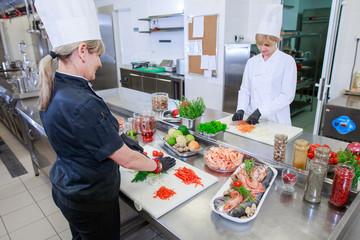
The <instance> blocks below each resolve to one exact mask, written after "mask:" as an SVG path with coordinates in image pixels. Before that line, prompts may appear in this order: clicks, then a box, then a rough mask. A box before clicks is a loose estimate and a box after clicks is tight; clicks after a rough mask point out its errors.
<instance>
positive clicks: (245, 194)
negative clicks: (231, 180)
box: [233, 186, 255, 202]
mask: <svg viewBox="0 0 360 240" xmlns="http://www.w3.org/2000/svg"><path fill="white" fill-rule="evenodd" d="M233 188H234V189H235V190H236V191H238V192H239V193H240V194H241V195H242V196H243V197H244V199H247V200H248V201H249V202H255V198H253V196H252V195H251V193H250V192H251V190H247V189H246V188H245V187H244V186H241V187H235V186H233Z"/></svg>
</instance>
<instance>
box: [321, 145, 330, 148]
mask: <svg viewBox="0 0 360 240" xmlns="http://www.w3.org/2000/svg"><path fill="white" fill-rule="evenodd" d="M322 147H326V148H329V149H331V148H330V147H329V145H327V144H324V145H322Z"/></svg>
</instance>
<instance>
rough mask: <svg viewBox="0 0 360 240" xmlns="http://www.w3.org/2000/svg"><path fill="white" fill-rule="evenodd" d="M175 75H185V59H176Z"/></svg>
mask: <svg viewBox="0 0 360 240" xmlns="http://www.w3.org/2000/svg"><path fill="white" fill-rule="evenodd" d="M176 73H177V74H179V75H185V59H183V58H179V59H176Z"/></svg>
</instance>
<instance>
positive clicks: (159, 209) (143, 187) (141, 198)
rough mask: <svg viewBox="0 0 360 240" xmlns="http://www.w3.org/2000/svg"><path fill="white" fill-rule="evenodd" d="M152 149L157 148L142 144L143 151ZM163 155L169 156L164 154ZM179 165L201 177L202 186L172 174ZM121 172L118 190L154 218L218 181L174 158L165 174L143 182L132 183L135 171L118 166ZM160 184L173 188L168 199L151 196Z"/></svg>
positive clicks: (149, 151) (148, 151)
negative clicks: (172, 192) (188, 183)
mask: <svg viewBox="0 0 360 240" xmlns="http://www.w3.org/2000/svg"><path fill="white" fill-rule="evenodd" d="M153 150H157V151H158V149H155V148H152V147H150V146H148V145H145V146H144V151H145V152H147V153H148V155H150V154H151V153H152V151H153ZM165 156H169V155H167V154H165ZM180 167H186V168H189V169H192V170H193V171H194V172H195V173H196V175H197V176H198V177H199V178H201V182H202V184H204V187H202V186H200V185H198V186H197V187H195V185H194V184H190V185H186V184H184V183H183V182H182V181H181V180H180V179H179V178H177V177H176V176H174V173H175V169H178V168H180ZM120 172H121V185H120V190H121V192H123V193H124V194H125V195H126V196H128V197H129V198H130V199H131V200H133V201H136V202H137V203H138V204H139V205H140V206H141V207H142V209H143V210H145V211H146V212H148V213H149V214H150V215H152V216H153V217H154V218H159V217H161V216H162V215H164V214H165V213H167V212H169V211H170V210H172V209H174V208H175V207H177V206H179V205H180V204H182V203H183V202H185V201H187V200H189V199H190V198H192V197H193V196H195V195H196V194H198V193H200V192H202V191H204V190H205V189H207V188H208V187H210V186H211V185H213V184H214V183H216V182H217V181H218V179H217V177H215V176H212V175H211V174H209V173H206V172H204V171H202V170H200V169H198V168H196V167H193V166H191V165H190V164H188V163H186V162H183V161H180V160H178V159H176V165H175V166H174V167H173V168H170V169H169V170H168V171H167V172H166V174H163V173H160V175H159V176H154V177H151V178H148V179H146V180H145V181H144V182H140V183H133V182H131V180H132V179H134V177H135V174H136V173H137V171H134V170H129V169H126V168H123V167H120ZM161 186H165V187H167V188H170V189H173V191H175V192H176V194H175V195H174V196H172V197H171V198H170V199H169V200H161V199H159V198H153V196H154V192H156V191H157V190H159V188H160V187H161Z"/></svg>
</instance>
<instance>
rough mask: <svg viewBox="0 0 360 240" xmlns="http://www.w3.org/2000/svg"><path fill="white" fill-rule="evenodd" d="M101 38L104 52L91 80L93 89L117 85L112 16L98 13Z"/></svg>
mask: <svg viewBox="0 0 360 240" xmlns="http://www.w3.org/2000/svg"><path fill="white" fill-rule="evenodd" d="M98 20H99V27H100V34H101V39H102V41H103V43H104V45H105V52H104V53H103V54H102V55H101V56H100V59H101V64H102V67H101V68H99V69H98V70H97V71H96V78H95V80H94V81H91V84H92V88H93V89H94V90H103V89H109V88H116V87H118V81H117V69H116V59H115V42H114V31H113V23H112V16H111V15H110V14H98Z"/></svg>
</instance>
